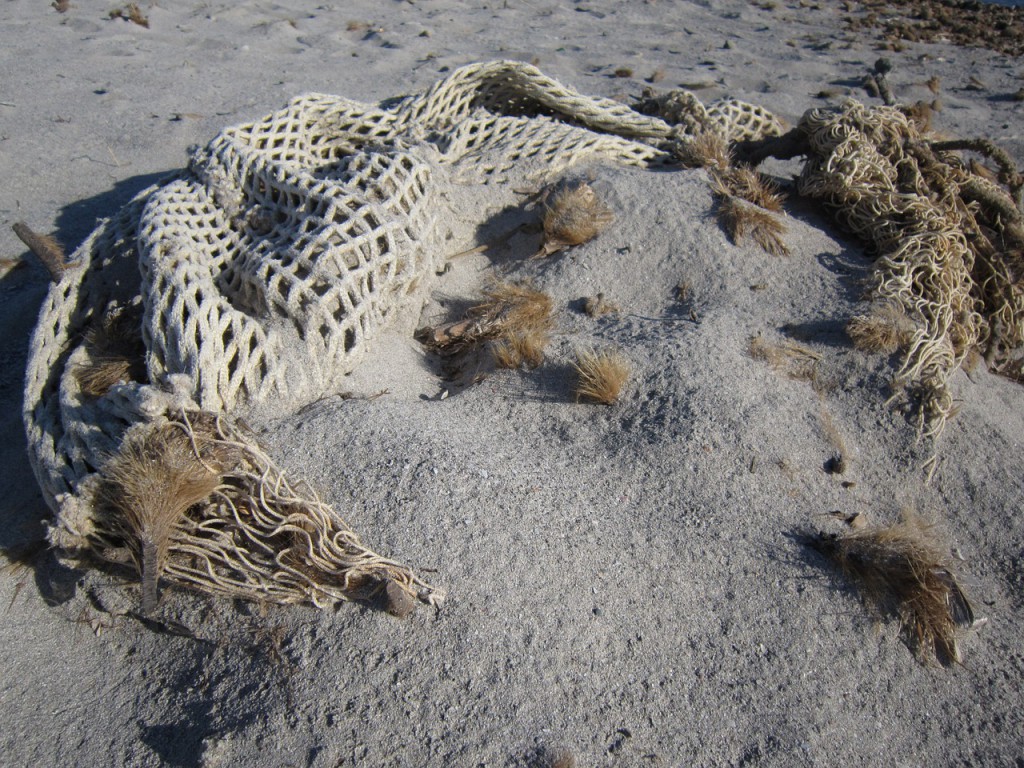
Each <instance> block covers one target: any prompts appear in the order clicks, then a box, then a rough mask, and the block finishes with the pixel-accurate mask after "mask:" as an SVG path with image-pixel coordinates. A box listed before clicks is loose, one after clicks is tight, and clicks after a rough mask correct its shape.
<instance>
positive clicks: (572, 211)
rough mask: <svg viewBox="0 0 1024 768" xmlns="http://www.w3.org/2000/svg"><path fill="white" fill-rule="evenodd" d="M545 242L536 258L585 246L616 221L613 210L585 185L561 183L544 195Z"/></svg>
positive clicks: (582, 183)
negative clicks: (577, 246) (576, 246)
mask: <svg viewBox="0 0 1024 768" xmlns="http://www.w3.org/2000/svg"><path fill="white" fill-rule="evenodd" d="M542 204H543V207H544V216H543V221H544V242H543V244H542V245H541V248H540V251H538V252H537V253H536V254H535V257H542V256H550V255H551V254H553V253H558V252H559V251H562V250H564V249H566V248H570V247H572V246H574V245H582V244H583V243H586V242H589V241H591V240H593V239H594V238H595V237H597V236H598V235H599V234H601V233H602V232H603V231H604V230H605V229H606V228H607V227H608V225H609V224H610V223H611V222H612V220H613V219H614V215H613V214H612V211H611V209H610V208H609V207H608V206H607V205H605V203H604V201H603V200H601V198H599V197H598V196H597V193H596V192H595V191H594V189H593V187H591V186H590V184H588V183H587V182H585V181H568V182H560V183H558V184H556V185H554V186H553V187H551V188H550V189H548V190H547V191H546V192H545V193H544V197H543V203H542Z"/></svg>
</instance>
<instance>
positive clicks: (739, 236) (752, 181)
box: [712, 167, 789, 256]
mask: <svg viewBox="0 0 1024 768" xmlns="http://www.w3.org/2000/svg"><path fill="white" fill-rule="evenodd" d="M712 179H713V180H712V190H713V191H714V194H715V197H717V198H718V219H719V221H720V222H721V224H722V228H723V229H725V231H726V233H728V235H729V237H730V239H731V240H732V241H733V243H735V244H736V245H740V244H741V243H743V241H744V240H746V239H747V238H750V239H751V240H753V241H754V242H755V243H757V244H758V245H759V246H760V247H761V249H762V250H764V251H765V252H767V253H770V254H771V255H773V256H788V255H789V248H788V247H787V246H786V244H785V242H784V241H783V240H782V235H783V234H785V232H786V226H785V225H784V224H783V223H782V221H780V220H779V218H778V217H777V216H776V215H775V214H778V213H780V212H781V211H782V196H781V195H780V194H779V192H778V190H777V189H776V188H775V186H774V185H773V184H772V183H771V182H769V181H768V180H767V179H765V178H764V177H763V176H761V175H760V174H759V173H757V172H756V171H754V170H751V169H750V168H742V167H741V168H728V169H725V170H716V171H713V172H712Z"/></svg>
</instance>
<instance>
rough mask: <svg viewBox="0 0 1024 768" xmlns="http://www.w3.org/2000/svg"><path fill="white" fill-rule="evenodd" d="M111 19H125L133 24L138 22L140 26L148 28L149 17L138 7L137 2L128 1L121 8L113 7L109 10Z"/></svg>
mask: <svg viewBox="0 0 1024 768" xmlns="http://www.w3.org/2000/svg"><path fill="white" fill-rule="evenodd" d="M110 18H111V19H125V20H126V21H130V22H132V23H133V24H138V25H139V26H140V27H145V28H146V29H149V19H148V18H147V17H146V14H144V13H143V12H142V9H141V8H139V4H138V3H128V4H127V5H126V6H124V7H123V8H115V9H114V10H112V11H111V12H110Z"/></svg>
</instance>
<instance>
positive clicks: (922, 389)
mask: <svg viewBox="0 0 1024 768" xmlns="http://www.w3.org/2000/svg"><path fill="white" fill-rule="evenodd" d="M736 152H737V156H738V157H739V158H741V160H742V161H744V162H746V163H749V164H751V165H754V166H756V165H757V163H759V162H760V161H761V160H763V159H764V158H766V157H769V156H773V157H777V158H780V159H787V158H792V157H795V156H797V155H806V156H807V161H806V163H805V165H804V168H803V171H802V172H801V174H800V176H799V178H798V180H797V189H798V191H799V192H800V194H802V195H804V196H806V197H809V198H812V199H817V200H821V201H822V202H824V204H825V205H826V207H827V208H828V209H829V210H830V211H831V212H832V213H833V215H834V216H835V218H836V219H837V220H838V221H839V222H840V224H841V225H842V226H843V227H844V228H845V229H847V230H851V231H853V232H854V233H856V234H857V235H859V236H860V237H862V238H864V239H865V240H866V241H867V242H868V243H870V244H871V245H872V246H873V247H874V248H875V249H877V251H878V254H879V255H878V257H877V258H876V259H875V262H874V271H873V275H872V277H871V290H870V300H871V301H872V303H873V304H874V305H876V306H880V307H884V306H885V305H887V304H892V305H894V306H899V307H902V309H903V313H904V315H905V316H906V317H907V318H909V319H910V320H911V321H912V323H913V325H914V328H913V332H912V335H911V338H910V340H909V341H907V340H906V336H907V333H908V332H909V329H908V328H907V327H906V323H905V321H903V320H902V319H899V317H898V315H896V314H893V310H882V314H881V315H877V314H874V315H873V313H874V312H875V311H874V310H873V311H872V312H871V313H868V314H867V315H864V316H862V319H861V320H858V321H857V322H856V323H854V324H853V327H852V330H851V335H852V336H853V337H854V338H855V340H856V339H857V337H858V335H859V337H860V343H862V344H866V345H880V346H879V349H880V350H884V349H886V348H888V347H890V346H891V345H892V344H894V343H895V344H897V345H898V346H899V347H901V348H902V349H903V350H904V352H903V360H902V363H901V365H900V368H899V369H898V371H897V374H896V376H895V382H894V389H895V390H896V392H897V394H899V393H901V392H903V393H905V394H906V396H907V398H908V399H909V401H910V402H911V403H913V404H914V406H915V408H914V409H915V411H916V413H917V415H918V431H919V433H920V434H921V435H922V436H924V437H927V438H930V439H931V440H932V441H933V442H934V441H936V440H937V439H938V438H939V437H940V436H941V434H942V431H943V429H944V428H945V425H946V423H947V422H948V420H949V419H950V418H952V417H953V416H954V415H955V413H956V412H957V406H956V403H955V400H954V397H953V394H952V391H951V388H950V383H949V382H950V378H951V376H952V374H953V373H954V372H955V371H956V370H957V369H958V368H960V367H962V365H963V363H964V362H965V361H966V360H968V359H969V358H971V357H972V356H973V355H974V354H975V351H974V350H975V348H978V349H980V350H982V351H983V353H984V359H985V360H986V362H987V364H988V367H989V369H990V370H992V371H994V372H996V373H1001V374H1009V372H1010V371H1011V370H1012V368H1013V366H1014V365H1015V361H1016V360H1017V359H1018V353H1019V350H1020V349H1021V348H1022V347H1024V213H1022V211H1024V175H1022V174H1021V173H1020V172H1019V171H1018V170H1017V168H1016V165H1015V164H1014V162H1013V160H1012V158H1011V157H1010V156H1009V155H1008V153H1006V152H1005V151H1004V150H1002V149H1001V148H1000V147H998V146H996V145H995V144H994V143H993V142H991V141H988V140H985V139H956V140H938V139H936V138H934V137H932V136H931V135H929V134H927V132H926V128H925V126H924V124H923V122H922V120H921V118H920V116H919V115H916V114H915V110H914V108H912V107H868V106H865V105H864V104H859V103H857V102H847V103H846V104H844V105H843V106H841V107H837V108H831V109H817V110H811V111H810V112H808V113H807V114H805V115H804V118H803V120H802V121H801V123H800V125H799V126H798V127H797V128H796V129H794V130H793V131H791V132H790V133H788V134H785V135H783V136H780V137H767V138H764V139H761V140H757V141H752V142H745V143H743V144H742V145H740V146H738V147H736ZM962 152H973V153H976V154H978V155H980V156H981V157H982V158H984V159H985V160H986V161H988V162H989V163H991V164H992V165H993V166H994V167H987V166H986V165H985V164H984V163H980V162H979V161H978V160H977V159H975V158H970V157H966V156H964V155H962V154H959V153H962ZM840 158H841V159H842V160H841V162H840V161H839V159H840ZM908 287H909V288H908ZM886 313H888V315H887V314H886ZM886 324H889V325H892V326H893V327H892V328H890V329H889V331H887V332H886V334H887V335H888V338H887V336H886V334H883V333H882V332H883V331H885V330H886V329H885V326H886ZM933 458H934V457H933ZM928 466H931V467H932V468H934V466H935V463H934V462H933V461H931V460H930V461H929V463H928Z"/></svg>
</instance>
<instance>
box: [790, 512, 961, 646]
mask: <svg viewBox="0 0 1024 768" xmlns="http://www.w3.org/2000/svg"><path fill="white" fill-rule="evenodd" d="M805 541H806V543H807V544H808V545H809V546H810V547H812V548H813V549H815V550H817V551H818V552H820V553H821V554H823V555H824V556H825V557H826V558H827V559H828V560H829V561H830V562H832V563H833V564H834V565H835V566H836V567H837V568H838V569H839V570H840V571H842V573H843V574H844V575H845V576H847V577H848V578H849V579H850V580H851V581H852V582H853V583H854V584H855V585H856V587H857V588H858V590H859V591H860V593H861V595H862V596H863V598H864V600H865V601H866V603H867V604H868V606H869V608H870V609H871V610H872V612H874V613H875V614H876V615H877V616H878V617H879V618H882V619H888V618H895V619H898V620H899V622H900V626H901V631H902V633H903V636H904V639H905V640H906V642H907V644H908V645H909V646H910V648H911V649H912V650H913V651H914V653H915V654H916V655H917V657H918V658H919V659H920V660H921V661H922V662H923V663H930V662H931V661H933V660H936V661H938V663H939V664H941V665H943V666H948V665H951V664H958V663H961V661H962V659H961V654H960V647H959V644H958V637H957V634H958V630H961V629H965V628H970V627H972V626H974V625H975V616H974V610H973V608H972V606H971V602H970V600H969V599H968V597H967V595H966V594H965V592H964V590H963V588H962V587H961V586H960V582H959V581H958V579H957V576H956V574H955V573H954V571H953V568H952V564H951V558H949V557H947V556H946V555H945V554H943V552H942V549H941V548H940V546H939V544H938V543H937V541H936V537H935V532H934V526H933V525H931V524H928V523H925V522H924V521H923V520H922V519H921V518H920V517H918V516H917V515H916V514H914V513H913V512H910V511H906V512H904V513H903V516H902V519H901V520H900V522H898V523H895V524H892V525H864V526H861V527H851V530H849V531H846V532H844V533H841V534H825V533H821V534H815V535H812V536H810V537H809V538H807V539H806V540H805Z"/></svg>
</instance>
